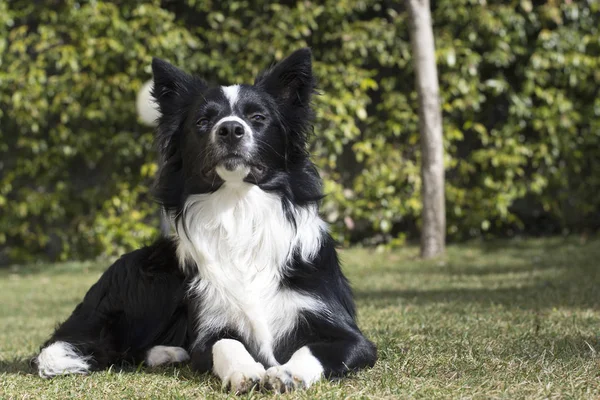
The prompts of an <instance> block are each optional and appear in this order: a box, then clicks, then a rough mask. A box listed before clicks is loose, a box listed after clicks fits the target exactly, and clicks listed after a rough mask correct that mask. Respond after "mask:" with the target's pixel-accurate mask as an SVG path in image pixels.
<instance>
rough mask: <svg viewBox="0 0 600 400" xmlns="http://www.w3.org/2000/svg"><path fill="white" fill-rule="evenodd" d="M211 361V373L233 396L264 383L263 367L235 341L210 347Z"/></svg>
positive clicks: (229, 340) (220, 342)
mask: <svg viewBox="0 0 600 400" xmlns="http://www.w3.org/2000/svg"><path fill="white" fill-rule="evenodd" d="M212 361H213V372H214V373H215V375H217V376H218V377H219V379H221V381H222V382H223V387H224V388H226V389H229V390H230V391H231V392H233V393H235V394H242V393H247V392H249V391H250V390H251V389H252V388H258V386H260V385H262V384H263V383H264V380H265V367H263V365H262V364H261V363H259V362H256V361H255V360H254V358H252V356H251V355H250V353H248V350H246V348H245V347H244V345H243V344H242V343H241V342H239V341H237V340H233V339H221V340H219V341H217V342H216V343H215V344H214V345H213V347H212Z"/></svg>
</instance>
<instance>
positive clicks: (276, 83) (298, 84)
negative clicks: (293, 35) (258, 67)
mask: <svg viewBox="0 0 600 400" xmlns="http://www.w3.org/2000/svg"><path fill="white" fill-rule="evenodd" d="M254 84H255V85H256V86H258V87H261V88H263V89H264V90H265V91H266V92H267V93H269V94H270V95H271V96H273V97H275V98H276V99H277V100H279V101H280V102H282V103H283V104H286V105H298V106H302V107H306V106H308V105H309V104H310V97H311V95H312V93H313V92H314V90H315V79H314V77H313V73H312V54H311V51H310V49H309V48H303V49H300V50H296V51H295V52H293V53H292V54H290V55H289V56H288V57H287V58H285V59H283V60H281V61H280V62H278V63H277V64H275V65H274V66H273V67H271V68H269V69H267V70H266V71H264V72H262V73H261V74H260V75H258V77H257V78H256V80H255V82H254Z"/></svg>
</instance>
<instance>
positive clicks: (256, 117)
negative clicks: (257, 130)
mask: <svg viewBox="0 0 600 400" xmlns="http://www.w3.org/2000/svg"><path fill="white" fill-rule="evenodd" d="M250 119H251V120H252V121H254V122H262V121H264V120H265V119H266V117H265V116H264V115H262V114H254V115H252V116H251V117H250Z"/></svg>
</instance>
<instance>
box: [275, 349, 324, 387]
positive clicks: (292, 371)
mask: <svg viewBox="0 0 600 400" xmlns="http://www.w3.org/2000/svg"><path fill="white" fill-rule="evenodd" d="M322 376H323V366H322V365H321V363H320V362H319V360H317V359H316V358H315V357H314V356H313V355H312V353H311V351H310V350H309V348H308V347H302V348H301V349H300V350H298V351H296V352H295V353H294V355H293V356H292V358H290V360H289V361H288V362H287V363H285V364H284V365H277V366H275V367H271V368H269V369H268V370H267V376H266V384H265V386H266V387H267V388H269V389H273V390H275V391H276V392H280V393H285V392H289V391H292V390H294V389H307V388H309V387H310V386H312V384H313V383H315V382H317V381H318V380H319V379H321V377H322Z"/></svg>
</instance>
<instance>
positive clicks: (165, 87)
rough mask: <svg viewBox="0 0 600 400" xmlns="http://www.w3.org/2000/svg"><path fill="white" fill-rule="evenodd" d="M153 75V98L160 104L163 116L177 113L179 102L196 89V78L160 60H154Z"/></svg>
mask: <svg viewBox="0 0 600 400" xmlns="http://www.w3.org/2000/svg"><path fill="white" fill-rule="evenodd" d="M152 74H153V75H154V87H153V88H152V97H154V99H155V101H156V104H158V108H159V111H160V113H161V115H167V114H171V113H173V112H175V111H176V108H175V107H181V104H179V101H177V100H178V99H182V98H184V97H185V95H187V94H189V93H190V90H191V89H194V88H195V87H196V85H195V83H196V82H195V81H196V80H195V79H194V77H192V76H191V75H189V74H188V73H186V72H184V71H182V70H180V69H179V68H177V67H175V66H173V65H171V64H169V63H168V62H167V61H164V60H161V59H160V58H153V59H152Z"/></svg>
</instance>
